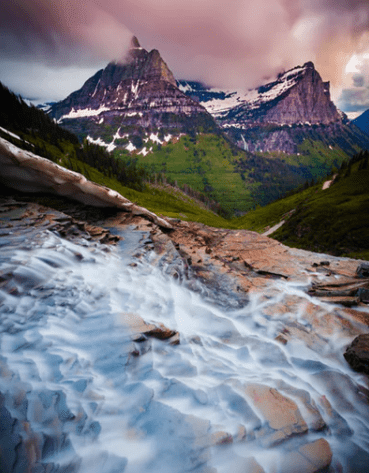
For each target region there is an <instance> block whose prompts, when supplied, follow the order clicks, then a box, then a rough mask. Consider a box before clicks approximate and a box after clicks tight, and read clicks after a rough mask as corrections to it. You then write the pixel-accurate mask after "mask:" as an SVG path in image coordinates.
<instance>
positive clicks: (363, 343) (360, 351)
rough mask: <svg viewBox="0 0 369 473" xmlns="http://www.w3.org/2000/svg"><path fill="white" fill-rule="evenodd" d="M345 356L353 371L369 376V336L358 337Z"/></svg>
mask: <svg viewBox="0 0 369 473" xmlns="http://www.w3.org/2000/svg"><path fill="white" fill-rule="evenodd" d="M343 356H344V357H345V359H346V361H347V362H348V363H349V364H350V366H351V368H352V369H354V370H355V371H360V372H363V373H366V374H369V334H362V335H359V336H357V337H356V338H355V340H354V341H353V342H352V343H351V345H350V346H349V347H348V348H347V349H346V352H345V353H344V355H343Z"/></svg>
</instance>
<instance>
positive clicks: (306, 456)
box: [272, 438, 332, 473]
mask: <svg viewBox="0 0 369 473" xmlns="http://www.w3.org/2000/svg"><path fill="white" fill-rule="evenodd" d="M331 461H332V451H331V447H330V445H329V443H328V442H327V441H326V440H325V439H322V438H321V439H319V440H316V441H315V442H311V443H307V444H305V445H302V446H301V447H300V448H299V449H298V450H297V451H293V452H289V453H287V454H285V455H283V458H282V460H281V462H280V465H279V469H278V471H280V472H283V473H320V472H323V471H327V468H328V467H329V465H330V464H331ZM272 471H273V473H274V471H276V470H272Z"/></svg>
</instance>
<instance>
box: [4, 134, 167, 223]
mask: <svg viewBox="0 0 369 473" xmlns="http://www.w3.org/2000/svg"><path fill="white" fill-rule="evenodd" d="M0 166H1V175H0V182H3V183H4V184H5V185H7V186H9V187H11V188H13V189H17V190H19V191H21V192H48V193H52V194H57V195H61V196H65V197H68V198H70V199H73V200H77V201H78V202H81V203H83V204H86V205H92V206H96V207H108V208H109V207H115V208H118V209H122V210H125V211H127V212H132V213H133V215H141V216H144V217H145V218H147V219H149V220H151V221H153V222H154V223H156V224H157V225H159V226H161V227H163V228H167V229H171V228H172V225H171V224H170V223H169V222H167V221H166V220H164V219H163V218H160V217H158V216H157V215H155V214H154V213H152V212H150V211H149V210H146V209H144V208H143V207H139V206H137V205H135V204H133V203H132V202H131V201H129V200H128V199H126V198H125V197H123V196H122V195H120V194H119V193H118V192H116V191H113V190H111V189H108V188H107V187H103V186H100V185H99V184H95V183H94V182H92V181H89V180H87V179H86V178H85V177H84V176H83V175H82V174H79V173H78V172H74V171H69V170H68V169H65V168H63V167H62V166H59V165H58V164H55V163H53V162H52V161H50V160H48V159H46V158H41V157H40V156H37V155H35V154H33V153H31V152H29V151H24V150H22V149H20V148H18V147H17V146H15V145H13V144H11V143H9V142H8V141H6V140H4V139H3V138H0Z"/></svg>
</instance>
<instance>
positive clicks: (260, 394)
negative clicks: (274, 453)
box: [245, 384, 308, 445]
mask: <svg viewBox="0 0 369 473" xmlns="http://www.w3.org/2000/svg"><path fill="white" fill-rule="evenodd" d="M245 392H246V394H247V396H248V397H249V398H250V399H251V401H252V403H253V404H254V406H255V408H256V410H257V411H258V412H260V414H261V416H262V417H263V418H264V420H265V421H266V422H267V423H268V426H269V427H270V429H272V431H271V432H265V436H264V435H263V437H264V439H263V440H264V443H266V444H268V445H276V444H278V443H280V442H282V441H284V440H286V439H287V438H289V437H291V436H293V435H301V434H304V433H306V432H307V430H308V426H307V424H306V422H305V420H304V419H303V418H302V415H301V413H300V410H299V408H298V407H297V404H296V403H295V402H294V401H292V400H291V399H289V398H288V397H285V396H283V395H282V394H281V393H280V392H279V391H277V390H276V389H274V388H271V387H269V386H265V385H262V384H250V385H248V386H246V388H245ZM273 431H274V432H273Z"/></svg>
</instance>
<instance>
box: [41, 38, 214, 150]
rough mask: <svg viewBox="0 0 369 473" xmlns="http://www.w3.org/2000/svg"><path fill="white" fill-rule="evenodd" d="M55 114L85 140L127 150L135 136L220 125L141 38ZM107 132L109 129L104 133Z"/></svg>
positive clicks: (52, 112) (59, 105) (56, 107)
mask: <svg viewBox="0 0 369 473" xmlns="http://www.w3.org/2000/svg"><path fill="white" fill-rule="evenodd" d="M49 113H50V115H51V116H52V117H54V118H55V119H57V120H58V122H59V123H60V124H61V125H62V126H63V127H65V128H68V129H69V130H71V131H73V132H75V133H76V134H77V135H78V136H79V137H80V138H81V137H86V136H87V135H89V136H90V138H92V139H98V138H100V139H102V140H103V141H108V139H109V140H113V137H115V140H114V143H115V146H118V147H119V146H123V144H124V143H123V142H122V143H120V141H119V140H121V141H122V140H123V141H124V138H127V137H128V136H131V135H132V134H135V133H136V134H137V133H138V132H139V131H140V130H143V132H150V131H158V130H161V132H166V133H174V134H178V133H179V132H184V131H186V130H187V129H196V127H197V126H198V125H200V124H201V125H202V126H203V127H204V128H205V129H206V128H207V129H209V130H210V129H215V128H216V124H215V122H214V120H213V119H212V117H211V115H209V114H208V113H207V112H206V110H205V109H204V107H203V106H202V105H200V104H199V103H197V102H195V101H193V100H192V99H190V98H189V97H187V96H186V95H185V94H184V93H183V92H181V91H180V89H179V88H178V87H177V84H176V81H175V79H174V76H173V74H172V72H171V71H170V69H169V68H168V66H167V65H166V63H165V62H164V61H163V59H162V57H161V56H160V53H159V52H158V51H157V50H156V49H153V50H152V51H150V52H148V51H146V50H145V49H144V48H142V47H140V45H139V43H138V40H137V38H134V39H133V40H132V43H131V48H130V50H129V51H128V53H127V55H126V57H124V58H123V59H122V60H121V61H116V62H111V63H109V64H108V65H107V66H106V67H105V69H101V70H100V71H98V72H97V73H96V74H95V75H94V76H93V77H91V78H90V79H88V80H87V81H86V82H85V84H84V85H83V86H82V88H81V89H79V90H77V91H76V92H73V93H72V94H71V95H69V96H68V97H67V98H66V99H64V100H62V101H61V102H58V103H56V104H54V105H53V106H52V107H51V109H50V110H49ZM103 130H104V131H103Z"/></svg>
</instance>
